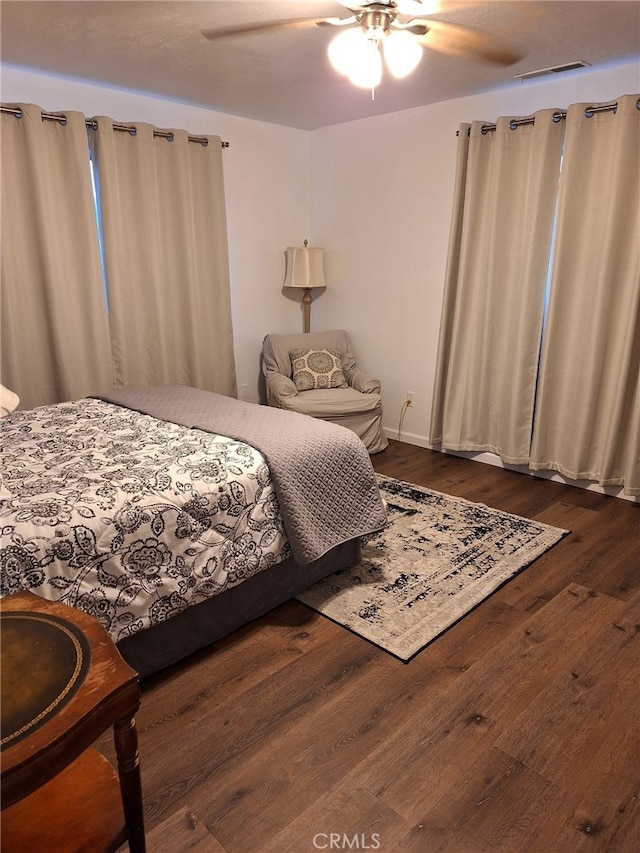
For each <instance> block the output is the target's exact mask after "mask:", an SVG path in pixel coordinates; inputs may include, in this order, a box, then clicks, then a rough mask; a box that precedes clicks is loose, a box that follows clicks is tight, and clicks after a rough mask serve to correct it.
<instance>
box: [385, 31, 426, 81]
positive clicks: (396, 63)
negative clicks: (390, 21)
mask: <svg viewBox="0 0 640 853" xmlns="http://www.w3.org/2000/svg"><path fill="white" fill-rule="evenodd" d="M382 44H383V48H384V58H385V62H386V63H387V68H388V69H389V71H390V72H391V73H392V74H393V76H394V77H397V78H402V77H407V76H408V75H409V74H411V72H412V71H414V70H415V69H416V68H417V66H418V64H419V62H420V60H421V59H422V46H421V45H420V44H419V42H418V41H417V39H415V38H414V36H413V35H412V34H411V33H408V32H405V31H403V30H394V31H393V32H391V33H389V35H388V36H387V37H386V38H385V39H384V41H383V42H382Z"/></svg>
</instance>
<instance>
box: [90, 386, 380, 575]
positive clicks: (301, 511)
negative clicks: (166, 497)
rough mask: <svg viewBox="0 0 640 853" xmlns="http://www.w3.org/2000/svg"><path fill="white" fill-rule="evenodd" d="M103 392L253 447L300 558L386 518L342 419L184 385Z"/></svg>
mask: <svg viewBox="0 0 640 853" xmlns="http://www.w3.org/2000/svg"><path fill="white" fill-rule="evenodd" d="M102 399H104V400H106V401H107V402H110V403H115V404H116V405H119V406H124V407H125V408H129V409H134V410H136V411H139V412H143V413H144V414H147V415H151V416H152V417H155V418H158V419H160V420H165V421H170V422H172V423H176V424H181V425H182V426H188V427H196V428H197V429H201V430H207V431H208V432H215V433H218V434H219V435H225V436H228V437H229V438H233V439H236V440H238V441H244V442H246V443H247V444H250V445H251V446H252V447H255V448H256V449H257V450H259V451H260V452H261V453H262V454H263V456H264V457H265V458H266V460H267V462H268V464H269V468H270V471H271V477H272V481H273V487H274V490H275V492H276V495H277V498H278V503H279V505H280V512H281V513H282V518H283V521H284V525H285V529H286V531H287V537H288V539H289V544H290V546H291V551H292V554H293V556H294V558H295V560H296V562H298V563H300V564H305V563H310V562H312V561H313V560H316V559H318V558H319V557H321V556H322V555H323V554H325V553H326V552H327V551H329V550H330V549H331V548H333V547H335V546H336V545H339V544H341V543H342V542H345V541H347V540H348V539H354V538H355V537H358V536H365V535H367V534H369V533H373V532H375V531H377V530H381V529H382V528H383V527H384V526H385V524H386V511H385V508H384V505H383V502H382V499H381V497H380V492H379V490H378V485H377V483H376V479H375V474H374V471H373V466H372V465H371V460H370V458H369V454H368V453H367V450H366V448H365V446H364V444H363V443H362V442H361V441H360V439H359V438H358V436H357V435H355V433H353V432H351V431H350V430H348V429H346V428H344V427H340V426H335V425H334V424H330V423H328V422H326V421H321V420H316V419H314V418H311V417H308V416H307V415H299V414H297V413H296V412H285V411H282V410H280V409H275V408H271V407H267V406H259V405H256V404H255V403H244V402H242V401H240V400H236V399H234V398H231V397H224V396H222V395H220V394H214V393H213V392H211V391H201V390H199V389H195V388H189V387H187V386H184V385H162V386H154V387H150V388H138V389H127V390H123V391H117V392H114V393H112V394H109V395H105V396H104V397H102Z"/></svg>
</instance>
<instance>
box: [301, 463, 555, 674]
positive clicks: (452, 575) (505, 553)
mask: <svg viewBox="0 0 640 853" xmlns="http://www.w3.org/2000/svg"><path fill="white" fill-rule="evenodd" d="M378 483H379V486H380V491H381V494H382V497H383V498H384V499H385V501H386V502H387V509H388V519H389V522H388V525H387V528H386V529H385V530H384V531H382V532H381V533H378V534H375V535H374V536H372V537H370V538H369V539H368V540H367V541H366V542H365V543H364V545H363V550H362V561H361V562H360V564H359V565H357V566H354V567H353V568H351V569H345V570H343V571H339V572H335V573H334V574H332V575H329V576H328V577H327V578H324V579H323V580H321V581H319V582H318V583H316V584H314V586H312V587H310V588H309V589H307V590H305V591H304V592H303V593H301V594H300V595H298V596H297V598H298V600H299V601H302V602H303V603H304V604H307V605H308V606H309V607H312V608H313V609H314V610H317V611H319V612H320V613H322V614H323V615H324V616H327V617H328V618H329V619H332V620H333V621H334V622H337V623H339V624H340V625H343V626H344V627H345V628H348V629H349V630H351V631H353V632H354V633H356V634H359V635H360V636H362V637H364V638H365V639H367V640H369V641H370V642H372V643H375V644H376V645H377V646H380V647H381V648H382V649H384V650H385V651H387V652H389V653H390V654H392V655H395V656H396V657H398V658H400V660H403V661H408V660H410V659H411V658H412V657H413V656H414V655H416V654H417V653H418V652H419V651H420V650H421V649H423V648H424V647H425V646H426V645H427V644H428V643H430V642H431V641H432V640H434V639H435V638H436V637H438V636H439V635H440V634H442V633H443V631H445V630H446V629H447V628H449V627H450V626H451V625H453V624H454V623H456V622H457V621H458V620H459V619H461V618H462V617H463V616H464V615H465V614H466V613H468V612H469V611H470V610H472V609H473V608H474V607H475V606H476V605H478V604H480V602H482V601H484V599H485V598H487V597H488V596H489V595H491V593H492V592H495V590H496V589H498V587H500V586H501V585H502V584H503V583H505V582H506V581H508V580H509V579H510V578H512V577H513V576H514V575H516V574H517V573H518V572H520V571H521V570H522V569H524V568H526V567H527V566H529V565H531V563H532V562H533V561H534V560H536V559H537V558H538V557H539V556H540V555H541V554H544V552H545V551H547V550H548V549H549V548H551V547H552V546H553V545H555V544H556V543H557V542H559V541H560V539H562V537H563V536H564V535H565V534H566V533H568V531H567V530H561V529H560V528H558V527H551V526H550V525H546V524H540V523H539V522H536V521H530V520H529V519H526V518H521V517H520V516H517V515H510V514H509V513H506V512H502V511H500V510H496V509H491V508H490V507H487V506H485V505H484V504H477V503H471V502H470V501H465V500H462V499H461V498H454V497H451V496H449V495H445V494H442V493H440V492H433V491H430V490H429V489H425V488H422V487H420V486H414V485H411V484H410V483H404V482H402V481H401V480H394V479H391V478H389V477H382V476H380V475H378Z"/></svg>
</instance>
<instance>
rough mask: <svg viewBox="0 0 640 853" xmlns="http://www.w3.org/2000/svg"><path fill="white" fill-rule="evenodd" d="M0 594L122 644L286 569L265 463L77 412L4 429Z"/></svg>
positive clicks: (95, 403) (205, 441) (127, 415)
mask: <svg viewBox="0 0 640 853" xmlns="http://www.w3.org/2000/svg"><path fill="white" fill-rule="evenodd" d="M0 439H1V442H2V445H1V446H2V467H1V468H0V532H1V536H2V542H1V548H0V574H1V584H0V593H1V594H2V595H7V594H9V593H12V592H15V591H17V590H18V589H31V590H32V591H34V592H35V593H37V594H38V595H41V596H43V597H44V598H48V599H57V600H60V601H63V602H65V603H67V604H70V605H72V606H75V607H78V608H79V609H81V610H84V611H86V612H88V613H90V614H91V615H93V616H95V617H96V618H97V619H99V620H100V621H101V622H102V624H103V625H104V626H105V627H106V628H107V630H108V631H109V633H110V634H111V636H112V637H113V639H114V641H118V640H121V639H123V638H124V637H127V636H130V635H132V634H135V633H137V632H138V631H141V630H143V629H146V628H148V627H150V626H151V625H153V624H155V623H157V622H161V621H163V620H165V619H167V618H169V617H171V616H172V615H174V614H175V613H177V612H178V611H180V610H183V609H185V608H186V607H187V606H189V605H191V604H195V603H197V602H199V601H202V600H204V599H205V598H209V597H211V596H212V595H215V594H217V593H219V592H222V591H223V590H225V589H227V588H228V587H231V586H235V585H236V584H239V583H241V582H242V581H243V580H246V579H247V578H249V577H251V576H252V575H254V574H256V573H257V572H259V571H261V570H263V569H266V568H268V567H270V566H273V565H275V564H276V563H278V562H280V561H282V560H284V559H285V558H287V557H289V556H290V553H291V551H290V547H289V544H288V541H287V538H286V535H285V532H284V526H283V523H282V519H281V515H280V511H279V507H278V502H277V499H276V497H275V494H274V492H273V489H272V486H271V476H270V473H269V469H268V466H267V464H266V462H265V459H264V457H263V456H262V455H261V454H260V453H259V452H258V451H257V450H255V449H254V448H253V447H250V446H249V445H247V444H244V443H243V442H240V441H236V440H233V439H230V438H226V437H224V436H219V435H214V434H211V433H208V432H204V431H201V430H197V429H188V428H186V427H182V426H179V425H176V424H173V423H168V422H165V421H160V420H156V419H155V418H152V417H150V416H148V415H144V414H140V413H139V412H135V411H131V410H129V409H125V408H121V407H120V406H116V405H113V404H111V403H107V402H104V401H101V400H94V399H83V400H78V401H74V402H71V403H60V404H58V405H53V406H42V407H40V408H38V409H34V410H32V411H29V412H14V413H13V414H12V415H10V416H9V417H7V418H4V419H2V420H0Z"/></svg>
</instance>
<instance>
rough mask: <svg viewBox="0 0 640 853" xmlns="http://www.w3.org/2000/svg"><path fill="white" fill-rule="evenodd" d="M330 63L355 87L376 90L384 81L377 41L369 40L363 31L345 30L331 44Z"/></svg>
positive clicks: (329, 50) (329, 49)
mask: <svg viewBox="0 0 640 853" xmlns="http://www.w3.org/2000/svg"><path fill="white" fill-rule="evenodd" d="M327 52H328V54H329V61H330V62H331V64H332V65H333V67H334V68H335V69H336V71H338V72H339V73H340V74H344V75H346V76H347V77H348V78H349V79H350V80H351V82H352V83H353V84H354V85H355V86H361V87H362V88H364V89H373V88H375V87H376V86H377V85H378V84H379V83H380V80H381V79H382V58H381V56H380V51H379V50H378V42H377V40H376V39H369V38H367V36H366V35H365V33H364V32H363V31H362V30H361V29H354V30H345V31H344V32H342V33H340V34H339V35H337V36H336V37H335V38H334V39H333V41H331V42H330V44H329V48H328V51H327Z"/></svg>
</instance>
